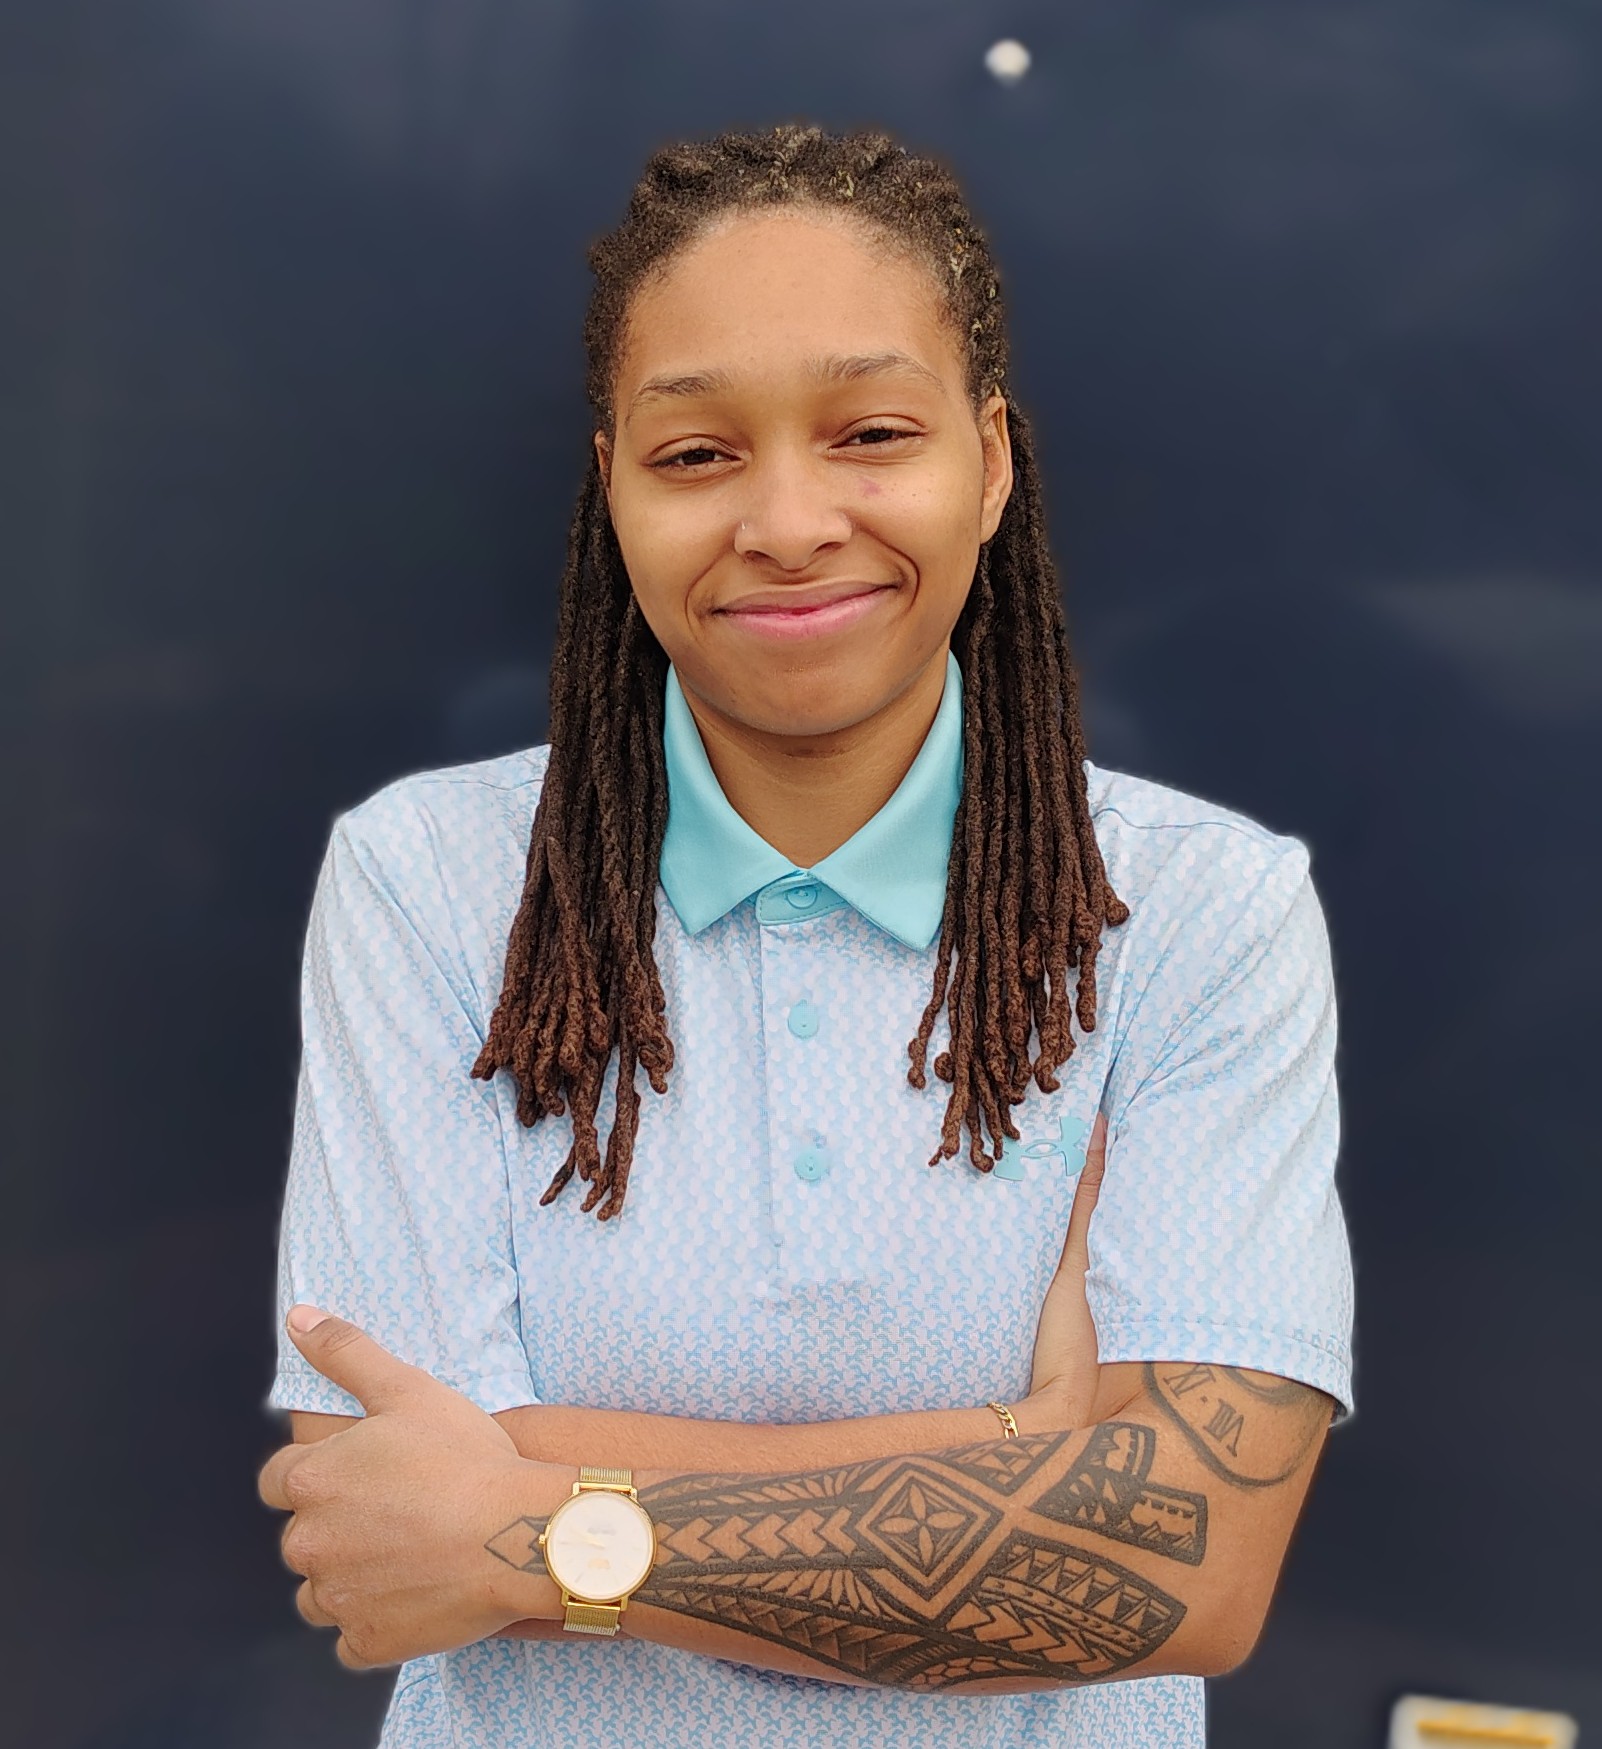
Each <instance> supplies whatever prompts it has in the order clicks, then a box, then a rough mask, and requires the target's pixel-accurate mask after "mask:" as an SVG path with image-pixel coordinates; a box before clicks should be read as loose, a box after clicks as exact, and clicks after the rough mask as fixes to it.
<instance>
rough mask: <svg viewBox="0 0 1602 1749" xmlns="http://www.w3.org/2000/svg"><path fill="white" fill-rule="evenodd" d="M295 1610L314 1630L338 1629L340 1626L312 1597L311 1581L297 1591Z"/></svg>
mask: <svg viewBox="0 0 1602 1749" xmlns="http://www.w3.org/2000/svg"><path fill="white" fill-rule="evenodd" d="M295 1608H296V1609H298V1610H299V1611H300V1613H301V1617H302V1619H303V1620H305V1621H309V1622H310V1623H311V1625H312V1626H313V1627H314V1628H337V1627H338V1626H339V1623H338V1622H337V1621H335V1620H334V1618H333V1617H332V1616H331V1615H330V1614H329V1613H328V1611H327V1610H326V1609H322V1608H319V1606H318V1603H317V1599H316V1598H315V1597H314V1596H313V1595H312V1582H311V1580H310V1579H308V1580H307V1581H306V1583H305V1584H304V1585H302V1586H301V1587H300V1588H299V1589H298V1590H297V1591H296V1593H295Z"/></svg>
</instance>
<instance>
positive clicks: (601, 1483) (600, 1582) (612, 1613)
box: [539, 1465, 656, 1634]
mask: <svg viewBox="0 0 1602 1749" xmlns="http://www.w3.org/2000/svg"><path fill="white" fill-rule="evenodd" d="M539 1549H540V1553H541V1554H542V1555H543V1556H544V1557H545V1567H546V1571H547V1572H549V1574H550V1575H551V1577H552V1578H553V1579H554V1580H555V1581H556V1582H557V1584H558V1585H560V1586H561V1587H562V1626H563V1627H564V1628H566V1629H567V1630H568V1632H569V1633H574V1634H615V1633H616V1632H617V1630H618V1625H619V1622H620V1620H621V1618H622V1615H623V1611H624V1609H625V1607H626V1606H627V1604H628V1601H629V1599H630V1597H632V1596H633V1595H634V1593H635V1592H636V1591H638V1590H639V1588H640V1587H641V1586H642V1585H643V1584H644V1583H645V1581H646V1579H647V1577H648V1576H649V1574H650V1571H651V1567H652V1565H653V1564H654V1562H655V1560H656V1526H655V1525H654V1524H653V1523H652V1522H651V1515H650V1513H649V1512H647V1511H646V1510H645V1508H644V1507H643V1506H642V1505H641V1504H640V1497H639V1495H638V1494H637V1493H636V1492H635V1488H634V1476H633V1473H632V1471H629V1470H609V1469H600V1468H596V1467H593V1466H590V1465H584V1466H581V1467H580V1469H579V1479H578V1480H577V1481H576V1482H575V1483H574V1484H573V1492H572V1493H571V1494H570V1495H569V1496H568V1498H567V1499H566V1500H564V1501H563V1502H562V1504H561V1505H560V1506H558V1507H557V1509H556V1510H555V1511H554V1512H553V1513H552V1514H551V1516H550V1517H549V1518H548V1519H547V1520H546V1521H545V1528H544V1530H542V1531H541V1532H540V1535H539Z"/></svg>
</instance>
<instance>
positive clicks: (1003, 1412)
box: [985, 1403, 1018, 1439]
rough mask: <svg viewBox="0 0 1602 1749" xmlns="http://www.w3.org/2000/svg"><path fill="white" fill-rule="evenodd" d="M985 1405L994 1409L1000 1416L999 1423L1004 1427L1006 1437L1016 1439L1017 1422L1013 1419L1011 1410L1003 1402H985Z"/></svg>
mask: <svg viewBox="0 0 1602 1749" xmlns="http://www.w3.org/2000/svg"><path fill="white" fill-rule="evenodd" d="M985 1407H986V1408H987V1409H994V1410H995V1412H996V1413H997V1414H998V1415H999V1416H1000V1417H1001V1425H1002V1426H1003V1427H1004V1428H1006V1430H1007V1438H1008V1439H1016V1438H1017V1437H1018V1423H1017V1422H1016V1421H1014V1420H1013V1418H1012V1410H1010V1409H1009V1408H1008V1407H1007V1405H1006V1404H1005V1403H986V1404H985Z"/></svg>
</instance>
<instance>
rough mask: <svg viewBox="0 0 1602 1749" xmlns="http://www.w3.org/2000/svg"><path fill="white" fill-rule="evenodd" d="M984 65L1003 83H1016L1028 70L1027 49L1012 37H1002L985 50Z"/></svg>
mask: <svg viewBox="0 0 1602 1749" xmlns="http://www.w3.org/2000/svg"><path fill="white" fill-rule="evenodd" d="M985 65H986V66H987V67H988V68H989V69H990V71H991V72H992V73H993V74H994V75H995V77H996V78H998V79H999V80H1000V81H1001V83H1002V84H1003V85H1016V84H1017V83H1018V81H1019V80H1020V79H1021V78H1023V76H1024V74H1025V73H1027V72H1028V71H1029V51H1028V49H1026V48H1025V47H1024V46H1023V44H1022V43H1021V42H1016V41H1014V39H1013V38H1012V37H1010V36H1009V37H1003V38H1002V40H1001V41H1000V42H998V43H992V44H991V45H990V47H989V48H988V49H987V50H986V51H985Z"/></svg>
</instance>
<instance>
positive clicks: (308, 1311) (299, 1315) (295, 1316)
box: [289, 1306, 328, 1336]
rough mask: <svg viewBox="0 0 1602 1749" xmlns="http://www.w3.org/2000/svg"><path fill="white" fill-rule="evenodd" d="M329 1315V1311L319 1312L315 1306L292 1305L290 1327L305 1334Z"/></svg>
mask: <svg viewBox="0 0 1602 1749" xmlns="http://www.w3.org/2000/svg"><path fill="white" fill-rule="evenodd" d="M327 1316H328V1314H327V1312H319V1311H318V1309H317V1308H316V1307H315V1306H291V1307H290V1311H289V1327H290V1329H291V1330H298V1331H299V1332H300V1333H301V1335H302V1336H304V1335H305V1334H306V1332H307V1331H308V1330H315V1329H316V1328H317V1326H318V1325H319V1324H320V1323H322V1321H323V1319H324V1318H326V1317H327Z"/></svg>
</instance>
